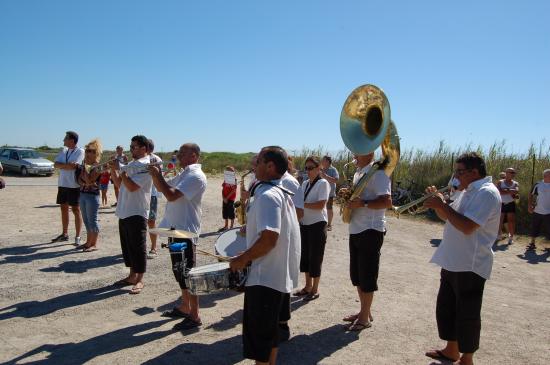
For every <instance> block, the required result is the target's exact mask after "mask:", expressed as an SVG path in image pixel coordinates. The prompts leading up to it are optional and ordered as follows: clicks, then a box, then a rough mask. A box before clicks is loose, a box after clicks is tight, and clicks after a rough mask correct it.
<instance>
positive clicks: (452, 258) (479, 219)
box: [430, 176, 502, 279]
mask: <svg viewBox="0 0 550 365" xmlns="http://www.w3.org/2000/svg"><path fill="white" fill-rule="evenodd" d="M501 203H502V200H501V199H500V193H499V191H498V189H497V187H496V186H495V185H494V184H493V183H492V178H491V176H487V177H485V178H482V179H479V180H476V181H474V182H472V183H470V185H468V187H467V188H466V189H465V190H464V193H463V194H462V195H461V196H460V198H459V199H458V200H455V201H454V202H453V203H452V204H451V207H452V208H453V209H454V210H456V211H457V212H458V213H460V214H462V215H464V216H465V217H466V218H468V219H471V220H472V221H474V222H475V223H477V224H478V225H479V228H478V229H476V230H475V231H474V232H473V233H472V234H468V235H467V234H464V233H462V232H461V231H459V230H458V229H456V228H455V227H454V226H453V225H452V224H451V223H449V221H447V223H445V228H444V230H443V240H442V241H441V244H440V245H439V247H438V248H437V249H436V251H435V253H434V255H433V257H432V259H431V260H430V262H432V263H434V264H437V265H439V266H441V267H442V268H443V269H445V270H448V271H453V272H465V271H471V272H475V273H476V274H478V275H479V276H481V277H483V278H485V279H489V277H490V276H491V269H492V267H493V249H492V247H493V243H494V242H495V239H496V238H497V235H498V229H499V224H500V205H501Z"/></svg>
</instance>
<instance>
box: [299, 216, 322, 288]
mask: <svg viewBox="0 0 550 365" xmlns="http://www.w3.org/2000/svg"><path fill="white" fill-rule="evenodd" d="M300 237H301V240H302V241H301V243H302V254H301V255H300V272H306V273H308V274H309V276H311V277H312V278H318V277H320V276H321V267H322V266H323V257H324V255H325V245H326V243H327V222H324V221H321V222H317V223H313V224H308V225H300Z"/></svg>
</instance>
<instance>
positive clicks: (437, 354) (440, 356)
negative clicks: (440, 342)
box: [425, 350, 458, 362]
mask: <svg viewBox="0 0 550 365" xmlns="http://www.w3.org/2000/svg"><path fill="white" fill-rule="evenodd" d="M425 355H426V356H427V357H429V358H431V359H434V360H445V361H451V362H455V361H457V360H458V359H451V358H450V357H448V356H447V355H445V354H444V353H443V351H441V350H431V351H428V352H426V353H425Z"/></svg>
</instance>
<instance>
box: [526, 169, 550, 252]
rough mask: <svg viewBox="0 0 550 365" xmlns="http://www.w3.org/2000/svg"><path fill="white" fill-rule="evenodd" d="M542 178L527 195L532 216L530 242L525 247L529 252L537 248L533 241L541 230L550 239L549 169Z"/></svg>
mask: <svg viewBox="0 0 550 365" xmlns="http://www.w3.org/2000/svg"><path fill="white" fill-rule="evenodd" d="M542 176H543V180H542V181H539V182H538V183H536V184H535V186H534V188H533V190H532V191H531V193H530V194H529V213H531V214H532V215H533V219H532V221H531V234H530V235H529V236H530V237H531V242H530V243H529V246H527V248H528V249H529V250H534V249H536V248H537V246H536V245H535V239H536V238H537V236H538V235H539V234H540V233H541V229H542V231H543V232H545V233H546V238H547V239H550V169H546V170H544V172H543V173H542ZM547 250H548V249H547Z"/></svg>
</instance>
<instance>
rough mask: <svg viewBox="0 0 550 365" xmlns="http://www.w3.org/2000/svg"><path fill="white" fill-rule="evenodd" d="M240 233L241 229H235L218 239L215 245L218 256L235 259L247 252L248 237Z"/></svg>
mask: <svg viewBox="0 0 550 365" xmlns="http://www.w3.org/2000/svg"><path fill="white" fill-rule="evenodd" d="M239 231H240V228H233V229H231V230H229V231H227V232H224V233H223V234H222V235H220V236H219V237H218V239H217V241H216V244H215V245H214V248H215V249H216V252H217V253H218V255H222V256H229V257H233V256H237V255H238V254H239V253H241V252H243V251H245V250H246V237H245V236H241V234H240V233H239Z"/></svg>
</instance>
